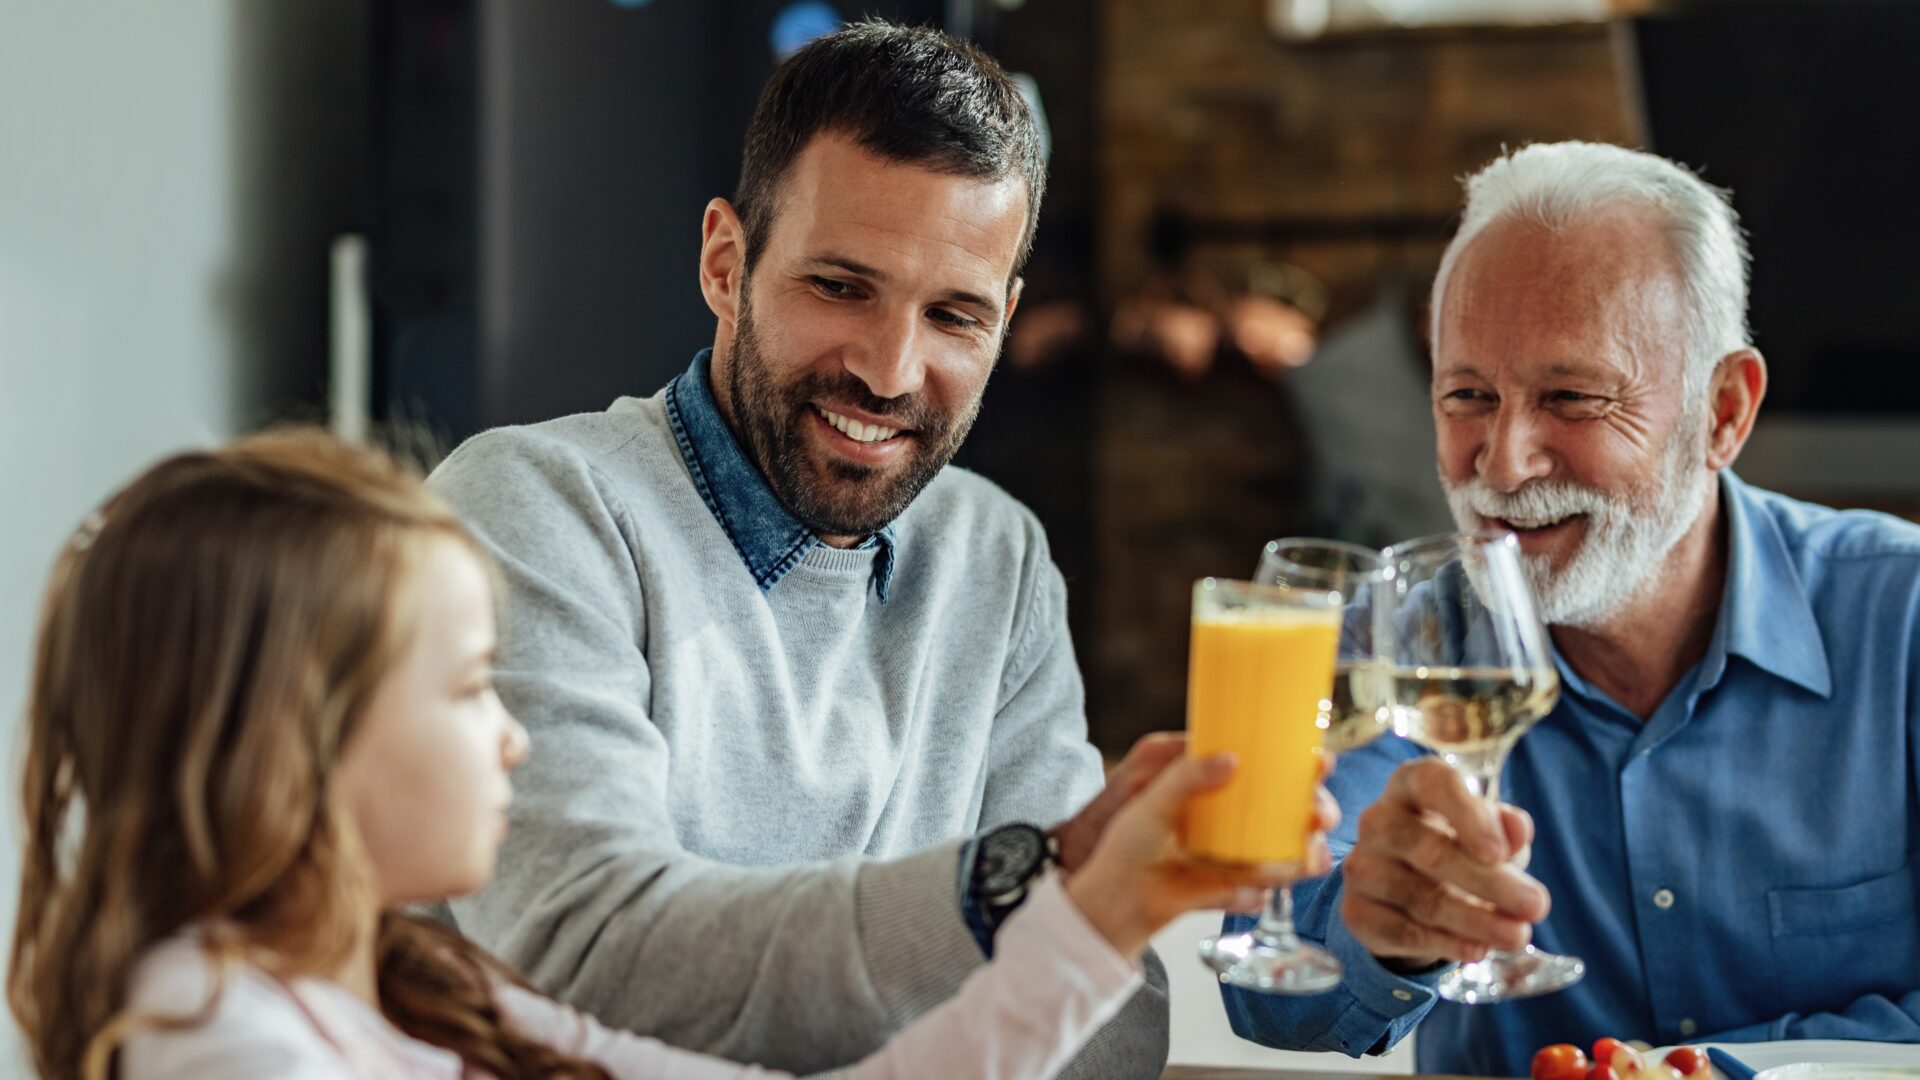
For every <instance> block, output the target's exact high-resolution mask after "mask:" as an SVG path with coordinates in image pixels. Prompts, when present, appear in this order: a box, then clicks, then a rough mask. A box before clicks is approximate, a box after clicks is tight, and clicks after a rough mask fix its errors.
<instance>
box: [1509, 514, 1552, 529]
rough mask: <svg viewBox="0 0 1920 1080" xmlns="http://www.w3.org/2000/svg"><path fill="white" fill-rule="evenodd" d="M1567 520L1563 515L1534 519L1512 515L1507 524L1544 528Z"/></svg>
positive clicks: (1523, 527) (1519, 527) (1517, 527)
mask: <svg viewBox="0 0 1920 1080" xmlns="http://www.w3.org/2000/svg"><path fill="white" fill-rule="evenodd" d="M1565 520H1567V519H1566V518H1563V517H1557V518H1532V519H1528V518H1515V517H1510V518H1507V519H1506V521H1507V524H1509V525H1511V526H1513V527H1514V528H1516V529H1544V528H1546V527H1548V526H1549V525H1558V524H1560V523H1561V522H1563V521H1565Z"/></svg>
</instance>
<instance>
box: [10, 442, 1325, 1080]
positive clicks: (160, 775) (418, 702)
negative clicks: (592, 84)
mask: <svg viewBox="0 0 1920 1080" xmlns="http://www.w3.org/2000/svg"><path fill="white" fill-rule="evenodd" d="M490 574H491V571H490V568H489V563H488V561H487V558H486V555H485V553H484V552H483V551H482V550H481V548H480V547H479V546H478V545H477V544H476V543H475V541H474V540H473V539H472V538H471V537H470V536H469V535H468V534H467V533H466V532H465V530H463V529H462V528H461V526H460V524H459V522H458V521H457V520H456V519H455V517H454V516H453V514H452V513H451V511H449V510H448V509H447V508H446V507H445V506H443V505H441V504H440V503H439V502H438V501H436V500H435V499H434V498H433V497H432V496H431V495H429V494H428V493H427V492H426V491H425V489H424V488H423V487H422V486H421V485H420V483H419V480H418V478H417V476H415V475H414V474H412V473H410V472H407V471H404V470H402V469H400V468H398V467H397V466H395V465H394V464H393V463H392V462H390V461H388V460H387V459H385V458H384V457H381V456H379V455H376V454H373V453H370V452H366V451H360V450H355V449H351V448H348V447H346V446H344V445H343V444H340V443H338V442H335V441H333V440H331V439H329V438H327V437H326V436H324V435H321V434H318V433H312V432H307V433H299V432H292V433H282V434H273V435H265V436H258V437H254V438H249V439H244V440H241V441H238V442H236V443H233V444H231V445H229V446H228V447H226V448H224V449H220V450H215V451H211V452H206V453H190V454H183V455H181V456H178V457H175V458H172V459H170V460H167V461H165V462H162V463H161V464H159V465H158V466H156V467H154V468H153V469H151V470H150V471H148V472H147V473H146V474H145V475H143V476H141V477H140V478H139V479H137V480H135V481H134V482H133V483H132V484H131V485H130V486H129V487H127V488H126V489H124V490H122V491H121V492H120V493H119V494H118V495H116V496H115V497H114V498H113V499H112V500H111V501H110V502H109V503H108V504H107V505H106V506H105V507H104V508H102V510H100V511H99V512H98V513H96V514H95V515H93V516H92V517H90V518H89V519H88V522H87V523H86V524H85V525H83V526H82V528H81V529H80V531H79V533H78V534H77V535H76V536H75V538H74V539H73V541H72V543H71V544H70V545H69V547H68V549H67V550H66V551H65V552H64V553H63V554H62V556H61V558H60V560H59V562H58V564H57V565H56V567H55V570H54V575H53V581H52V584H51V587H50V590H49V593H48V598H47V602H46V608H45V611H44V614H43V616H42V620H41V625H40V638H39V646H38V651H37V656H36V660H35V667H34V670H33V683H32V693H31V699H30V701H29V705H28V723H29V734H30V740H31V742H30V747H29V752H28V760H27V768H26V779H25V798H26V811H27V851H26V866H25V878H24V882H23V886H22V892H21V902H20V913H19V919H18V923H17V925H16V927H15V930H14V948H13V957H12V967H11V970H10V972H9V984H8V990H9V996H10V999H11V1003H12V1007H13V1010H14V1013H15V1015H16V1016H17V1017H18V1019H19V1021H20V1023H21V1025H22V1026H23V1027H24V1029H25V1031H26V1033H27V1037H28V1039H29V1041H30V1044H31V1046H32V1048H33V1053H34V1057H35V1060H36V1063H37V1064H38V1066H39V1068H40V1069H41V1071H42V1072H43V1074H44V1075H46V1076H48V1077H52V1078H56V1080H63V1078H68V1077H89V1078H104V1077H109V1076H117V1077H120V1078H121V1080H157V1078H173V1077H180V1078H185V1077H194V1078H220V1077H242V1076H244V1077H260V1076H275V1077H297V1078H321V1077H349V1076H374V1077H445V1078H453V1077H463V1076H465V1077H473V1076H494V1077H523V1076H526V1077H531V1076H540V1077H641V1076H648V1077H668V1076H670V1077H686V1078H698V1077H716V1078H717V1077H738V1076H766V1075H769V1074H767V1073H764V1072H762V1071H761V1070H758V1069H754V1068H751V1067H746V1066H738V1065H733V1064H730V1063H726V1062H722V1061H718V1060H716V1059H710V1058H702V1057H699V1056H697V1055H693V1054H689V1053H686V1052H683V1051H678V1050H673V1049H670V1048H667V1047H664V1046H662V1045H661V1044H659V1043H657V1042H655V1041H653V1040H649V1039H644V1038H640V1037H637V1036H634V1035H629V1034H623V1033H615V1032H610V1031H607V1030H606V1029H604V1028H601V1027H600V1026H599V1025H597V1024H595V1023H594V1022H593V1021H592V1020H590V1019H587V1018H586V1017H584V1016H581V1015H580V1014H578V1013H575V1012H573V1011H571V1010H569V1009H567V1008H566V1007H564V1006H561V1005H559V1004H557V1003H555V1002H552V1001H550V1000H548V999H546V998H544V997H541V996H540V995H538V994H537V993H535V992H534V991H532V990H531V989H530V988H528V987H527V986H526V985H525V984H524V983H523V982H521V981H520V980H519V979H518V978H517V977H515V975H514V974H513V973H512V972H511V971H508V970H507V969H506V968H505V967H504V966H503V965H502V964H500V963H499V962H498V961H496V960H494V959H492V958H491V957H489V956H487V955H486V954H484V953H483V952H482V951H481V950H480V949H478V948H477V947H475V946H474V945H472V944H470V943H469V942H467V941H465V940H464V939H462V938H461V937H459V936H458V935H457V934H455V933H453V932H451V931H448V930H444V929H441V928H439V927H437V926H435V925H433V924H431V923H427V922H423V921H420V920H418V919H415V918H411V917H409V916H407V915H405V914H403V913H402V908H403V906H404V905H407V904H410V903H414V902H418V901H424V900H431V899H438V898H442V897H445V896H448V895H454V894H458V893H462V892H465V891H469V890H472V889H475V888H477V887H479V886H480V885H482V884H484V883H485V882H486V880H487V879H488V877H489V876H490V875H491V873H492V871H493V859H494V852H495V849H496V847H497V846H498V844H499V842H500V839H501V836H502V834H503V831H504V829H505V822H506V816H505V812H506V808H507V804H508V801H509V799H510V795H511V790H510V788H509V786H508V783H507V772H508V770H509V769H511V768H512V767H513V766H514V765H515V764H516V763H517V762H518V761H520V760H521V759H522V758H523V757H524V756H525V755H526V754H527V752H528V747H527V739H526V733H525V732H524V731H522V730H521V728H520V726H519V725H518V724H516V723H515V722H514V720H513V718H512V717H511V716H509V715H507V713H506V710H505V709H504V708H502V706H501V704H500V701H499V699H498V698H497V697H495V696H494V693H493V689H492V687H491V684H490V681H489V668H490V663H491V658H492V653H493V645H494V614H493V605H494V590H493V583H492V580H491V576H490ZM1231 767H1232V766H1231V762H1230V761H1225V760H1220V759H1204V760H1203V759H1194V758H1188V757H1185V756H1180V757H1179V758H1178V760H1177V763H1176V764H1173V765H1171V766H1169V767H1167V768H1165V769H1164V770H1163V771H1162V772H1161V773H1160V775H1159V776H1158V777H1157V778H1156V779H1154V780H1153V782H1152V783H1151V784H1150V785H1148V786H1147V787H1146V789H1145V790H1144V791H1143V792H1142V793H1141V794H1139V795H1138V796H1137V797H1136V798H1134V799H1133V801H1132V802H1131V803H1129V804H1128V805H1127V807H1126V808H1125V809H1124V810H1122V811H1121V812H1120V813H1119V814H1118V815H1117V816H1116V818H1115V819H1114V821H1113V823H1112V824H1111V825H1110V826H1109V828H1108V830H1107V832H1106V835H1105V836H1104V837H1103V838H1102V839H1101V841H1100V844H1099V846H1098V848H1097V849H1096V851H1095V853H1094V854H1093V856H1092V857H1091V858H1090V859H1089V861H1088V863H1087V864H1086V866H1085V867H1083V868H1082V870H1081V871H1080V873H1078V874H1077V875H1075V876H1074V877H1073V878H1072V880H1070V881H1065V882H1063V881H1062V880H1061V879H1060V878H1058V877H1056V876H1049V877H1047V878H1045V879H1043V881H1042V883H1041V884H1040V885H1039V886H1038V887H1037V888H1036V889H1035V890H1034V892H1033V894H1032V895H1031V896H1030V898H1029V899H1028V900H1027V902H1026V903H1025V904H1024V905H1023V906H1022V907H1021V909H1020V910H1019V911H1018V912H1017V913H1016V915H1015V916H1014V917H1013V918H1012V919H1011V920H1010V921H1009V922H1008V923H1007V924H1006V926H1005V927H1003V928H1002V930H1001V931H1000V942H1001V945H1000V948H999V949H998V950H997V952H998V956H999V959H997V960H995V961H994V962H993V963H991V964H988V965H986V966H985V967H983V968H982V969H981V970H980V971H978V972H976V973H975V974H974V975H973V977H972V978H971V979H969V980H968V981H967V982H966V983H965V984H964V985H963V987H962V989H961V990H960V992H959V993H958V994H957V995H956V996H955V997H954V998H953V999H952V1000H951V1001H949V1002H948V1003H946V1004H945V1005H943V1006H942V1007H940V1008H938V1009H936V1010H934V1011H933V1012H931V1013H929V1014H928V1015H926V1016H925V1017H923V1018H922V1019H921V1020H920V1021H919V1022H917V1023H915V1024H913V1025H911V1026H910V1027H909V1028H907V1029H906V1030H905V1031H903V1032H901V1033H900V1034H899V1035H898V1036H896V1037H895V1038H894V1039H893V1040H892V1041H891V1042H889V1043H888V1044H887V1045H886V1046H885V1047H884V1048H882V1049H881V1050H880V1051H879V1052H878V1053H876V1054H875V1055H874V1056H873V1057H871V1058H869V1059H867V1060H866V1061H863V1062H861V1063H860V1064H859V1065H857V1066H855V1067H853V1068H852V1069H851V1070H850V1071H849V1072H848V1073H846V1074H845V1075H847V1076H850V1077H882V1076H916V1077H917V1076H926V1075H932V1074H934V1073H938V1074H939V1075H942V1076H950V1077H963V1076H978V1077H1006V1078H1011V1077H1040V1076H1045V1075H1048V1074H1050V1073H1051V1072H1052V1071H1053V1070H1055V1069H1057V1068H1058V1067H1059V1066H1060V1065H1061V1064H1062V1063H1064V1062H1065V1061H1066V1060H1067V1059H1068V1058H1069V1057H1070V1056H1071V1055H1072V1053H1073V1051H1074V1050H1075V1049H1076V1047H1077V1046H1078V1044H1079V1043H1080V1042H1081V1040H1082V1039H1083V1038H1085V1037H1086V1036H1087V1035H1089V1034H1091V1033H1092V1031H1093V1030H1094V1029H1095V1028H1096V1027H1097V1026H1098V1025H1099V1024H1100V1023H1102V1022H1103V1021H1104V1020H1105V1019H1106V1018H1107V1017H1109V1016H1110V1015H1112V1013H1113V1012H1114V1011H1115V1010H1116V1009H1117V1008H1118V1006H1119V1005H1120V1003H1121V1002H1122V1001H1123V1000H1124V999H1125V998H1126V997H1127V995H1128V994H1129V993H1130V992H1131V991H1132V990H1133V989H1134V987H1135V986H1136V985H1137V983H1138V979H1139V976H1138V974H1137V972H1136V970H1135V961H1136V958H1137V956H1138V954H1139V953H1140V951H1141V950H1142V949H1143V948H1144V947H1145V945H1146V942H1147V939H1148V937H1149V936H1150V935H1151V934H1152V933H1153V932H1154V930H1156V929H1157V928H1158V927H1160V926H1162V925H1164V924H1165V923H1166V922H1167V920H1169V919H1170V918H1172V917H1173V916H1174V915H1176V914H1178V913H1180V912H1182V911H1185V910H1190V909H1195V908H1208V907H1233V908H1246V907H1250V906H1252V905H1253V903H1254V902H1255V901H1256V900H1257V893H1256V892H1255V890H1254V886H1257V885H1260V884H1265V882H1262V881H1250V880H1234V879H1230V878H1229V877H1227V876H1225V875H1223V874H1220V873H1217V872H1210V871H1207V870H1204V869H1202V868H1199V867H1196V866H1193V865H1191V864H1188V863H1185V862H1183V861H1182V860H1181V859H1180V858H1179V856H1178V854H1177V850H1176V846H1175V844H1174V841H1173V834H1172V829H1173V823H1174V821H1175V819H1176V817H1177V815H1178V811H1179V808H1180V806H1181V804H1182V803H1183V802H1184V800H1186V799H1187V798H1188V797H1190V796H1192V795H1193V794H1196V793H1198V792H1201V791H1204V790H1207V789H1210V788H1212V787H1215V786H1217V785H1219V784H1220V783H1222V782H1224V780H1225V778H1226V776H1227V775H1228V774H1229V773H1230V771H1231ZM1322 814H1323V818H1324V816H1325V815H1326V811H1325V810H1323V811H1322ZM1315 861H1316V865H1315V866H1313V867H1311V868H1310V869H1314V870H1318V869H1321V868H1323V867H1324V864H1325V855H1324V850H1320V851H1317V852H1316V859H1315ZM680 977H694V973H690V972H689V973H681V976H680ZM658 992H660V993H672V987H671V985H670V984H667V985H662V986H661V987H660V988H659V990H658Z"/></svg>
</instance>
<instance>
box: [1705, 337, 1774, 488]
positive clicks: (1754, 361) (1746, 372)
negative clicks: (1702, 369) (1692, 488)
mask: <svg viewBox="0 0 1920 1080" xmlns="http://www.w3.org/2000/svg"><path fill="white" fill-rule="evenodd" d="M1766 396H1767V361H1766V359H1765V358H1763V357H1762V356H1761V355H1760V350H1758V349H1753V348H1746V349H1740V350H1738V351H1736V352H1730V353H1728V354H1727V355H1725V356H1723V357H1721V358H1720V363H1719V364H1718V365H1717V366H1716V367H1715V368H1714V372H1713V392H1712V394H1711V395H1709V400H1710V401H1711V402H1712V405H1713V428H1712V430H1711V431H1709V432H1708V434H1707V467H1708V468H1711V469H1715V470H1719V469H1724V468H1726V467H1727V466H1729V465H1732V464H1733V460H1734V459H1735V458H1737V457H1739V456H1740V448H1741V447H1743V446H1745V445H1746V444H1747V436H1748V435H1751V434H1753V421H1754V418H1755V417H1757V416H1759V415H1760V402H1761V399H1763V398H1765V397H1766Z"/></svg>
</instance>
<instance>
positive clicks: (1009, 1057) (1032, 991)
mask: <svg viewBox="0 0 1920 1080" xmlns="http://www.w3.org/2000/svg"><path fill="white" fill-rule="evenodd" d="M993 954H994V955H993V962H992V963H990V964H987V965H986V966H984V967H982V968H980V969H979V970H977V971H975V972H974V973H973V974H972V975H970V976H968V977H967V980H966V982H964V983H961V984H960V991H959V992H958V993H956V994H955V995H954V996H953V997H952V998H951V999H949V1000H948V1001H947V1002H946V1003H945V1004H943V1005H941V1006H940V1007H939V1008H937V1009H934V1010H932V1011H931V1012H928V1013H927V1014H926V1015H925V1016H922V1017H921V1018H920V1019H918V1020H916V1021H914V1022H913V1023H912V1024H909V1025H908V1026H907V1027H906V1028H905V1029H904V1030H902V1031H901V1032H900V1033H899V1034H897V1035H895V1036H894V1037H893V1038H892V1039H890V1040H888V1041H887V1045H885V1046H883V1047H881V1048H880V1050H879V1052H878V1053H876V1054H874V1055H873V1056H871V1057H869V1058H867V1059H866V1060H864V1061H862V1062H860V1063H859V1064H858V1065H855V1066H853V1067H852V1068H850V1069H848V1070H846V1072H845V1073H842V1074H836V1076H838V1077H840V1080H891V1078H898V1080H908V1078H918V1077H925V1076H929V1075H935V1074H936V1073H937V1075H939V1076H941V1077H943V1078H951V1080H1043V1078H1045V1077H1050V1076H1052V1075H1053V1074H1054V1073H1056V1072H1058V1071H1060V1068H1061V1066H1063V1065H1065V1064H1066V1063H1067V1061H1068V1060H1069V1059H1071V1058H1072V1057H1073V1055H1074V1053H1075V1052H1076V1051H1078V1050H1079V1049H1080V1045H1081V1044H1082V1043H1084V1042H1085V1041H1086V1040H1087V1038H1088V1037H1090V1036H1091V1035H1092V1034H1093V1033H1094V1031H1095V1030H1096V1029H1098V1028H1099V1027H1100V1025H1101V1024H1104V1023H1106V1022H1107V1021H1108V1020H1109V1019H1111V1018H1112V1017H1113V1014H1114V1013H1116V1012H1119V1011H1120V1007H1121V1006H1122V1005H1124V1004H1126V1001H1127V998H1129V997H1131V996H1132V994H1133V992H1134V990H1135V989H1137V988H1138V987H1139V986H1140V970H1139V968H1138V967H1136V966H1135V965H1134V964H1133V962H1132V961H1129V960H1128V959H1126V958H1125V957H1123V956H1121V955H1120V954H1119V953H1117V952H1115V951H1114V950H1113V946H1112V945H1110V944H1108V943H1107V940H1106V939H1105V938H1103V937H1101V936H1100V934H1099V931H1097V930H1095V929H1094V928H1093V925H1092V924H1091V923H1089V922H1087V920H1086V916H1084V915H1082V914H1080V909H1079V908H1076V907H1074V906H1073V901H1072V900H1070V899H1068V898H1067V891H1066V889H1065V888H1064V887H1062V885H1061V882H1060V879H1059V877H1058V876H1056V875H1053V874H1048V875H1047V877H1046V878H1045V879H1044V880H1042V881H1041V882H1040V884H1039V885H1038V886H1036V887H1035V888H1034V890H1033V893H1032V895H1030V896H1029V897H1027V901H1026V903H1024V904H1022V905H1020V910H1019V911H1017V912H1015V913H1014V915H1013V917H1012V918H1011V919H1009V920H1007V924H1006V925H1005V926H1002V927H1001V928H1000V932H999V934H998V935H997V936H996V937H995V939H994V948H993Z"/></svg>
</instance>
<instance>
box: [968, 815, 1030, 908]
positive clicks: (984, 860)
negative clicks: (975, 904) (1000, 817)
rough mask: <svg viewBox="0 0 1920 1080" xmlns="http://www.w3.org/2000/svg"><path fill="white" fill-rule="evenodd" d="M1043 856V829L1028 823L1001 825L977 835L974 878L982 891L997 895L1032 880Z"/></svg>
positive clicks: (986, 894) (981, 892)
mask: <svg viewBox="0 0 1920 1080" xmlns="http://www.w3.org/2000/svg"><path fill="white" fill-rule="evenodd" d="M1046 859H1047V837H1046V834H1045V833H1043V832H1041V831H1040V830H1039V829H1036V828H1034V827H1033V826H1031V825H1007V826H1003V827H1001V828H998V829H995V830H993V831H992V832H990V833H988V834H987V835H985V836H983V837H981V838H980V853H979V856H978V861H976V862H975V863H974V866H973V880H974V881H975V882H976V883H978V885H979V891H980V894H981V895H983V896H999V895H1001V894H1003V893H1009V892H1012V891H1014V890H1015V889H1018V888H1021V887H1022V886H1024V885H1026V884H1027V883H1028V882H1030V881H1032V880H1033V878H1034V876H1035V875H1036V874H1038V873H1039V872H1040V867H1041V864H1043V863H1045V862H1046Z"/></svg>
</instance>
